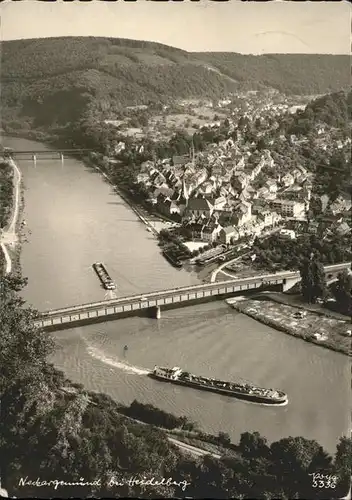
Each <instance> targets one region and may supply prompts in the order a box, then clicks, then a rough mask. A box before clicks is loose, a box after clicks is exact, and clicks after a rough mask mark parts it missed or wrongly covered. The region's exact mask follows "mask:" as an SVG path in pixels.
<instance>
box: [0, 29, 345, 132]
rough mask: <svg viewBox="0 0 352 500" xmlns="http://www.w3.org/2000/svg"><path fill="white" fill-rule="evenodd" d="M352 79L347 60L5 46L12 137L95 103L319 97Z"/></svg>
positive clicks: (105, 46)
mask: <svg viewBox="0 0 352 500" xmlns="http://www.w3.org/2000/svg"><path fill="white" fill-rule="evenodd" d="M331 74H333V75H334V78H333V82H334V83H332V79H331ZM349 78H350V75H349V60H348V56H330V55H323V56H321V55H310V56H307V55H266V56H249V55H240V54H223V53H211V54H203V53H188V52H185V51H183V50H180V49H175V48H172V47H168V46H165V45H162V44H157V43H152V42H141V41H134V40H125V39H118V38H116V39H114V38H94V37H65V38H48V39H34V40H17V41H6V42H3V44H2V71H1V84H2V95H1V104H2V119H3V122H4V123H5V124H7V125H8V124H9V123H10V124H11V128H12V129H14V130H15V129H16V128H21V127H22V126H23V124H25V128H31V127H32V126H33V125H34V126H35V127H38V126H40V125H43V126H48V125H52V124H53V123H57V124H58V125H63V124H65V123H67V122H72V121H74V120H76V119H77V118H79V117H80V116H81V115H82V114H83V113H84V111H85V110H86V108H87V105H88V104H89V102H90V101H91V100H95V101H96V100H98V101H99V102H100V103H101V106H102V108H104V107H105V108H109V107H111V106H113V107H114V109H115V110H117V109H118V108H119V107H120V108H121V107H124V106H127V105H140V104H150V103H160V102H161V103H162V102H164V103H166V102H168V101H169V100H171V99H174V98H187V97H188V98H189V97H197V98H201V97H207V98H219V97H222V96H224V95H227V94H229V93H231V92H235V91H238V90H243V89H245V90H248V89H254V88H264V87H274V88H276V89H279V90H280V91H282V92H287V93H297V94H319V93H326V92H329V91H332V90H338V89H340V88H346V87H348V85H349ZM26 118H27V119H26ZM33 119H35V123H32V121H33Z"/></svg>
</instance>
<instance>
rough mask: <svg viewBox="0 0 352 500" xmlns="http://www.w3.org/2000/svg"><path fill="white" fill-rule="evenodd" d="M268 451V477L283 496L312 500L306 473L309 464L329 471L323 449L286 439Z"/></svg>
mask: <svg viewBox="0 0 352 500" xmlns="http://www.w3.org/2000/svg"><path fill="white" fill-rule="evenodd" d="M270 451H271V459H272V469H271V470H272V473H273V474H275V476H276V477H277V482H278V485H279V486H280V487H281V488H282V489H283V491H284V492H285V494H286V495H288V497H289V498H312V481H311V477H310V476H309V473H310V472H311V471H312V467H313V464H314V463H316V464H317V463H319V466H320V467H321V469H320V470H322V471H329V467H330V464H331V457H329V456H328V455H327V454H326V453H325V452H324V450H323V448H322V447H321V446H320V445H319V444H318V443H317V442H316V441H314V440H308V439H305V438H303V437H291V436H290V437H288V438H284V439H281V440H280V441H277V442H275V443H273V444H272V445H271V447H270ZM322 457H324V460H322ZM318 458H319V460H318ZM324 493H325V495H326V491H325V492H324ZM323 498H324V497H323ZM325 498H326V497H325Z"/></svg>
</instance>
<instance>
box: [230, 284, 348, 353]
mask: <svg viewBox="0 0 352 500" xmlns="http://www.w3.org/2000/svg"><path fill="white" fill-rule="evenodd" d="M226 302H227V303H228V304H229V305H231V307H232V308H233V309H236V310H237V311H239V312H241V313H243V314H246V315H247V316H250V317H251V318H253V319H255V320H256V321H260V322H261V323H263V324H265V325H267V326H271V327H272V328H275V329H276V330H279V331H281V332H284V333H287V334H289V335H292V336H294V337H298V338H301V339H303V340H305V341H306V342H311V343H314V344H316V345H319V346H321V347H325V348H327V349H331V350H333V351H337V352H340V353H343V354H346V355H347V356H351V355H352V352H351V339H350V338H349V337H348V336H347V334H346V332H347V330H348V328H349V322H348V321H347V319H346V320H343V319H336V318H334V317H331V315H330V314H329V315H325V314H323V313H320V314H319V313H317V311H311V310H305V313H303V314H302V317H298V314H297V313H298V312H301V310H302V309H303V308H302V307H296V306H294V305H288V304H285V303H283V301H280V300H279V299H278V300H273V299H272V298H271V297H269V296H265V295H264V294H263V295H260V296H256V298H251V299H245V298H243V297H241V298H240V300H239V298H237V299H228V300H227V301H226Z"/></svg>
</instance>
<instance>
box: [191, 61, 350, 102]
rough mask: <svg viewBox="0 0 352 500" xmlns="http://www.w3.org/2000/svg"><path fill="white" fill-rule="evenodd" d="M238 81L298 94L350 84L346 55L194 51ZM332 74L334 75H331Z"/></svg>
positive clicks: (322, 92)
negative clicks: (248, 53)
mask: <svg viewBox="0 0 352 500" xmlns="http://www.w3.org/2000/svg"><path fill="white" fill-rule="evenodd" d="M195 55H196V56H197V57H198V58H199V59H201V60H202V61H205V62H207V63H209V64H211V65H212V66H214V67H215V68H217V69H218V70H220V71H221V73H223V74H224V75H228V76H230V77H231V78H233V79H234V80H237V81H238V82H249V83H251V84H255V83H256V82H257V83H260V84H262V85H265V86H269V87H273V88H275V89H277V90H279V91H280V92H283V93H287V94H297V95H300V94H302V95H317V94H326V93H328V92H333V91H336V90H340V89H342V88H347V87H349V85H350V74H349V58H348V56H344V55H337V56H331V55H325V54H311V55H308V54H265V55H260V56H254V55H242V54H236V53H232V52H228V53H226V52H208V53H202V54H199V53H198V54H195ZM331 75H334V78H331Z"/></svg>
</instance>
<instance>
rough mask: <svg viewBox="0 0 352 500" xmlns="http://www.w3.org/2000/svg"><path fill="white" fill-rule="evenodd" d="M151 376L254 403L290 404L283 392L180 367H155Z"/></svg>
mask: <svg viewBox="0 0 352 500" xmlns="http://www.w3.org/2000/svg"><path fill="white" fill-rule="evenodd" d="M149 376H150V377H152V378H155V379H157V380H161V381H163V382H171V383H172V384H178V385H185V386H187V387H193V388H194V389H199V390H203V391H210V392H215V393H218V394H223V395H225V396H232V397H235V398H238V399H245V400H248V401H253V402H254V403H264V404H270V405H284V404H287V403H288V397H287V394H285V393H284V392H283V391H279V390H274V389H264V388H263V387H257V386H255V385H253V384H249V383H238V382H225V381H223V380H218V379H214V378H206V377H200V376H198V375H193V374H192V373H189V372H187V371H183V370H182V369H181V368H179V367H178V366H175V367H174V368H165V367H162V366H155V368H154V370H153V371H151V372H150V374H149Z"/></svg>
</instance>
